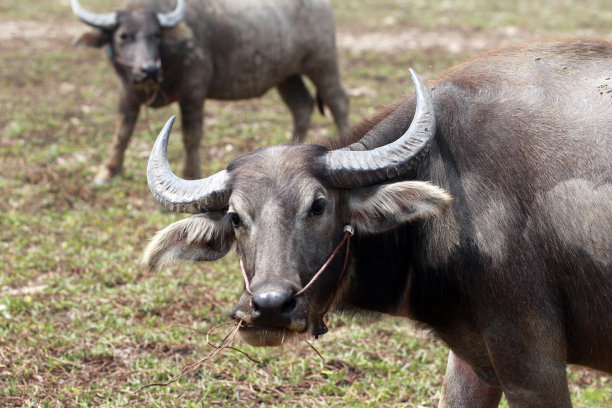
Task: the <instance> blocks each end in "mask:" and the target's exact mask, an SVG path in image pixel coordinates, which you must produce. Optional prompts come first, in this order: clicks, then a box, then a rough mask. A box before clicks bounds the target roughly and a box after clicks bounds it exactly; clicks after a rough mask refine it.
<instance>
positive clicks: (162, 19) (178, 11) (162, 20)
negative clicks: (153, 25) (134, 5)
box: [157, 0, 185, 28]
mask: <svg viewBox="0 0 612 408" xmlns="http://www.w3.org/2000/svg"><path fill="white" fill-rule="evenodd" d="M184 19H185V0H177V1H176V8H175V9H174V11H171V12H170V13H157V20H158V21H159V24H160V25H161V26H162V27H165V28H172V27H174V26H175V25H177V24H178V23H180V22H181V21H183V20H184Z"/></svg>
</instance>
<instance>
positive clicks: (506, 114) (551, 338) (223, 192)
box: [144, 40, 612, 407]
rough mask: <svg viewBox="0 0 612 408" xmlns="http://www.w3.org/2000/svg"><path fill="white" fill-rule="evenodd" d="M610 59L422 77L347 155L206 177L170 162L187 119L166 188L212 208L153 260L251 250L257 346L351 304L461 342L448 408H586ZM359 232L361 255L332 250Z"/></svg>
mask: <svg viewBox="0 0 612 408" xmlns="http://www.w3.org/2000/svg"><path fill="white" fill-rule="evenodd" d="M610 67H612V44H611V43H606V42H598V41H589V40H575V41H565V42H564V41H551V42H545V43H534V44H529V45H525V46H522V47H511V48H507V49H504V50H501V51H497V52H492V53H489V54H486V55H484V56H482V57H480V58H476V59H473V60H471V61H470V62H468V63H466V64H463V65H460V66H458V67H457V68H454V69H451V70H450V71H448V72H447V73H446V74H444V75H443V76H442V77H441V78H440V79H439V80H437V81H434V82H432V83H431V85H430V86H429V89H427V88H426V87H425V86H424V85H423V83H422V82H420V79H419V78H418V77H417V76H416V75H415V74H414V73H412V77H413V80H414V81H415V88H416V98H415V97H412V98H409V99H408V100H407V101H405V102H403V103H401V104H400V105H399V106H397V107H394V108H392V109H389V110H388V111H386V112H384V113H383V114H382V115H380V116H379V117H378V118H376V119H375V120H373V121H371V122H367V123H366V124H365V125H363V126H361V127H359V128H357V129H356V130H355V131H354V132H353V134H352V135H351V137H348V138H346V139H345V140H343V141H341V142H338V141H330V142H329V144H328V147H332V149H331V150H330V149H328V148H327V147H324V146H321V145H280V146H273V147H267V148H262V149H259V150H256V151H255V152H252V153H250V154H246V155H244V156H241V157H239V158H237V159H235V160H234V161H232V162H231V163H230V164H229V166H228V167H227V170H223V171H221V172H219V173H216V174H214V175H212V176H210V177H208V178H205V179H202V180H198V181H185V180H181V179H179V178H177V177H176V176H174V174H173V173H172V172H171V170H170V168H169V165H168V161H167V159H166V145H167V143H168V137H169V135H170V128H171V125H172V121H169V122H168V124H167V125H166V126H165V128H164V129H163V130H162V132H161V133H160V136H159V138H158V140H157V142H156V144H155V146H154V147H153V151H152V153H151V157H150V159H149V167H148V181H149V187H150V188H151V191H152V192H153V195H154V196H155V197H156V198H157V200H158V201H159V202H160V203H161V204H163V205H165V206H166V207H167V208H168V209H170V210H173V211H178V212H188V213H194V214H196V215H194V216H192V217H189V218H187V219H183V220H181V221H178V222H176V223H174V224H172V225H170V226H169V227H167V228H166V229H164V230H162V231H160V232H159V233H158V234H157V235H156V237H155V238H154V240H153V241H152V242H151V243H150V244H149V246H148V247H147V250H146V252H145V255H144V263H145V264H146V265H148V266H149V267H150V268H152V269H154V268H156V267H158V266H159V265H162V264H164V263H166V262H168V261H171V260H173V259H182V260H192V261H210V260H215V259H219V258H221V257H223V256H225V254H227V253H228V252H229V250H230V249H231V248H232V246H233V244H234V243H235V244H236V247H237V253H238V256H239V258H240V265H241V267H242V271H243V275H244V279H245V291H244V293H243V294H242V296H241V297H240V300H239V301H238V303H237V306H236V307H235V309H234V311H233V312H232V317H233V318H234V319H235V320H236V321H237V322H238V323H239V324H240V325H241V326H240V332H241V333H242V334H243V337H244V338H245V340H247V341H248V342H249V343H251V344H253V345H258V346H261V345H282V344H283V343H284V341H285V340H286V339H287V338H290V337H291V336H293V335H295V334H296V333H305V332H310V333H312V334H313V335H315V336H318V335H321V334H324V333H325V332H326V331H327V328H326V326H325V323H324V321H323V317H324V316H325V314H326V313H327V311H328V310H329V308H330V305H332V304H333V303H337V304H338V306H339V307H343V308H357V309H362V310H366V311H371V312H378V313H387V314H391V315H398V316H404V317H408V318H411V319H415V320H417V321H419V322H421V323H423V324H426V325H427V326H428V327H430V328H431V329H432V330H433V332H434V333H435V334H436V335H437V336H439V337H440V338H441V339H443V340H444V341H445V342H446V343H447V344H448V345H449V347H450V348H451V350H452V351H453V353H454V354H451V357H450V363H449V365H448V368H447V370H448V371H447V379H446V382H445V388H444V393H443V395H442V401H441V403H440V406H441V407H495V406H497V405H498V402H499V401H500V398H501V395H502V390H503V392H504V394H505V396H506V398H507V399H508V402H509V403H510V406H512V407H545V406H554V407H570V406H571V405H572V404H571V401H570V394H569V390H568V386H567V378H566V369H565V365H566V363H574V364H581V365H586V366H590V367H594V368H597V369H599V370H604V371H607V372H609V373H612V348H610V345H611V344H612V314H610V310H612V200H610V197H612V167H611V166H610V163H611V162H612V95H610V93H609V92H608V91H609V90H612V78H611V77H610V73H611V71H610ZM451 197H452V198H451ZM451 202H452V204H451ZM347 225H349V226H352V228H354V230H355V232H354V235H355V236H354V238H353V239H352V240H351V241H352V247H351V252H350V253H348V255H347V256H348V258H347V260H348V263H347V262H346V261H343V259H344V257H342V256H340V257H336V258H334V257H333V255H332V256H330V254H334V253H335V252H336V250H334V248H336V249H337V248H340V247H341V246H342V245H344V248H345V249H344V250H345V251H348V243H346V242H345V241H346V240H347V239H350V238H349V237H350V235H351V234H352V232H351V230H349V231H348V232H347V229H346V227H345V226H347ZM343 236H344V238H343ZM349 242H350V241H349ZM328 263H329V266H327V269H326V270H325V267H326V266H325V265H327V264H328ZM319 268H321V269H319ZM317 270H320V271H324V273H323V272H317ZM319 273H323V274H321V275H319Z"/></svg>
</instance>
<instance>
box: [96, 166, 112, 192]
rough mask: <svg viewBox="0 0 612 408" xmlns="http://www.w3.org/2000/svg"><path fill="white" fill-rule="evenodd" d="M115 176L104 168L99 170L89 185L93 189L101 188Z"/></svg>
mask: <svg viewBox="0 0 612 408" xmlns="http://www.w3.org/2000/svg"><path fill="white" fill-rule="evenodd" d="M113 176H115V174H113V173H112V172H111V171H110V170H109V169H108V168H107V167H106V166H104V167H102V168H100V170H99V171H98V173H97V174H96V176H95V177H94V179H93V181H92V182H91V184H92V185H93V186H94V187H102V186H105V185H107V184H108V183H109V182H110V181H111V179H112V178H113Z"/></svg>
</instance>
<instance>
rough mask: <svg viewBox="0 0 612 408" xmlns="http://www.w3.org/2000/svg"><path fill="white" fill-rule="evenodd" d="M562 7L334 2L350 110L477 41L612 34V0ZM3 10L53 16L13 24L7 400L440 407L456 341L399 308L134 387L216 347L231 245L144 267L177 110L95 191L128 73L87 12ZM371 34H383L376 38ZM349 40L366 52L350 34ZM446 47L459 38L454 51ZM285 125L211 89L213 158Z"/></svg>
mask: <svg viewBox="0 0 612 408" xmlns="http://www.w3.org/2000/svg"><path fill="white" fill-rule="evenodd" d="M94 3H95V6H94ZM549 3H552V4H546V5H542V4H536V3H533V2H527V1H514V2H501V1H497V2H485V1H482V0H479V1H477V0H474V1H468V2H466V1H462V2H459V1H445V2H425V1H419V0H415V1H410V2H407V1H399V0H397V1H392V0H384V1H374V0H360V1H353V0H351V1H349V0H334V1H333V4H334V6H335V10H336V16H337V21H338V33H339V34H338V37H339V38H338V40H339V44H340V64H341V68H342V74H343V81H344V83H345V85H346V87H347V88H348V89H349V91H350V93H351V95H352V99H351V122H352V123H356V122H358V121H359V120H361V119H364V118H367V117H369V116H371V115H373V114H374V113H375V112H376V110H377V109H378V107H379V106H381V105H383V104H389V103H391V102H393V101H395V100H396V99H398V98H400V97H401V96H402V95H404V94H407V93H409V92H410V86H411V85H410V80H409V78H408V75H407V69H408V67H414V68H415V69H416V70H417V72H419V73H420V74H421V75H422V76H423V77H424V78H432V77H435V76H436V75H437V74H439V73H440V72H442V71H443V70H445V69H447V68H449V67H450V66H452V65H454V64H456V63H458V62H460V61H462V60H463V59H465V58H467V57H469V56H470V55H472V54H473V53H474V52H475V49H477V48H479V47H481V48H493V47H496V46H498V45H499V44H503V43H508V42H513V41H514V40H518V39H528V40H530V39H537V38H550V37H556V36H568V35H584V34H589V35H594V36H601V37H605V36H609V27H610V26H612V16H611V10H610V8H609V7H608V6H607V4H606V2H605V1H599V0H586V1H580V2H578V1H570V0H564V1H557V2H549ZM83 4H84V5H86V6H88V7H91V8H92V9H94V10H96V11H108V10H112V9H116V8H118V7H119V2H118V1H111V0H107V1H103V2H91V1H89V2H88V1H86V0H84V1H83ZM576 10H579V11H580V12H576ZM0 15H1V16H2V17H1V18H0V21H2V22H3V23H7V22H11V23H15V24H17V27H28V28H30V27H36V26H39V25H43V27H46V28H47V30H48V32H47V31H45V30H43V31H42V34H40V33H38V34H37V33H36V32H18V33H16V34H15V35H12V36H6V33H5V32H4V34H3V32H1V31H0V35H5V37H2V38H4V39H3V40H2V41H0V56H1V57H0V194H1V195H0V196H1V197H2V198H3V199H2V200H0V214H1V215H0V406H3V407H4V406H9V407H10V406H15V407H16V406H24V407H28V406H30V407H55V406H75V407H90V406H106V407H123V406H146V407H173V406H177V407H178V406H180V407H195V406H208V407H225V406H236V405H246V406H278V407H294V406H298V407H299V406H304V407H306V406H308V407H311V406H326V407H328V406H329V407H342V406H355V407H369V406H380V405H382V404H385V405H387V406H424V407H434V406H436V404H437V399H438V398H439V393H440V387H441V381H442V376H443V373H444V368H445V361H446V356H447V349H446V348H445V347H444V345H443V344H441V343H440V342H439V341H436V340H434V339H430V338H426V337H427V336H425V335H424V333H422V332H419V331H416V330H415V329H414V327H413V326H412V325H411V324H410V323H409V322H407V321H405V320H399V319H391V318H387V319H383V320H381V321H378V322H372V321H368V320H365V319H363V318H359V317H351V316H340V315H332V316H331V317H330V322H329V327H330V333H328V334H326V335H325V336H323V337H322V338H321V339H319V340H318V341H316V342H315V345H316V347H317V349H318V350H319V351H320V353H321V354H322V355H323V357H324V358H325V359H324V360H321V359H320V358H319V356H318V355H317V354H316V353H315V352H314V351H313V350H312V349H311V348H310V346H309V345H308V344H306V343H304V342H301V343H300V342H298V343H295V344H292V345H291V346H288V347H285V348H284V349H253V348H251V347H249V346H246V345H243V344H240V345H239V347H240V348H241V349H242V350H244V351H245V352H247V353H248V354H249V355H251V356H254V357H255V358H256V359H257V360H259V361H260V362H259V363H254V362H251V361H250V360H248V359H247V358H246V357H244V356H243V355H241V354H239V353H236V352H233V351H230V350H226V351H225V352H224V353H221V354H220V355H219V356H217V357H216V358H215V359H213V360H211V361H208V362H206V363H205V364H204V366H203V367H201V368H200V369H199V370H197V372H196V373H195V374H194V375H192V376H189V377H186V378H183V379H182V380H181V381H179V382H177V383H174V384H171V385H169V386H167V387H152V388H147V389H144V390H143V391H141V392H137V391H138V390H139V389H140V388H141V387H142V386H143V385H146V384H149V383H152V382H165V381H168V380H170V379H172V378H174V377H175V376H177V375H178V374H179V373H180V370H181V368H183V367H184V366H186V365H187V364H188V363H189V362H192V361H196V360H198V359H201V358H202V357H205V356H206V355H208V354H209V353H210V352H211V348H210V347H209V346H208V345H207V344H206V335H205V333H206V331H207V330H208V329H209V328H211V327H213V326H214V325H217V324H219V323H222V322H224V321H225V320H227V317H226V316H227V312H228V311H229V310H230V309H231V308H232V307H233V305H234V302H235V301H236V300H237V298H238V296H239V294H240V290H241V277H240V273H239V271H238V267H237V261H236V259H235V257H233V256H230V257H228V258H227V259H224V260H222V261H219V262H216V263H212V264H202V265H191V264H184V265H177V266H174V267H172V268H170V269H166V270H164V271H162V272H159V273H156V274H149V273H145V272H144V271H142V270H141V269H140V268H139V267H138V259H139V257H140V255H141V253H142V250H143V247H144V245H145V244H146V241H147V240H148V239H149V238H150V237H151V236H152V235H153V234H154V232H155V231H156V230H158V229H159V228H162V227H163V226H165V225H168V224H169V223H171V222H173V221H175V220H178V219H180V218H182V217H183V216H182V215H174V214H167V213H162V212H160V210H159V207H158V205H157V204H156V203H155V202H154V201H153V199H152V197H151V195H150V192H149V191H148V188H147V186H146V180H145V166H146V160H147V157H148V154H149V150H150V148H151V146H152V144H153V141H154V138H155V136H156V133H157V132H158V130H159V128H160V127H161V125H162V124H163V123H164V122H165V120H166V119H167V118H168V117H169V116H170V115H172V114H176V113H177V112H178V109H177V107H176V106H170V107H167V108H162V109H159V110H147V111H145V112H143V114H142V117H141V120H140V122H139V124H138V126H137V129H136V132H135V135H134V137H133V139H132V142H131V144H130V147H129V149H128V151H127V157H126V162H125V163H126V168H125V173H124V175H123V177H122V178H119V179H116V180H113V182H112V183H111V184H110V185H108V186H106V187H104V188H100V189H94V188H92V187H91V186H90V181H91V179H92V178H93V175H94V174H95V171H96V168H97V166H98V165H99V164H100V163H101V162H102V161H103V160H104V158H105V155H106V149H107V146H108V145H109V143H110V139H111V137H112V132H113V129H114V120H115V119H114V115H115V104H116V99H115V98H116V86H117V85H116V81H115V78H114V76H113V74H112V72H111V70H110V69H109V67H108V66H107V63H106V61H105V59H104V57H103V55H102V54H103V53H102V52H101V51H99V50H91V49H85V48H76V49H75V48H73V47H72V46H71V43H72V40H73V32H74V31H75V28H76V29H77V30H76V31H77V32H78V31H79V29H80V27H79V25H78V23H76V22H75V18H74V16H72V14H71V13H70V10H69V2H68V1H67V0H66V1H60V2H41V3H40V4H39V3H37V4H36V6H34V4H33V3H32V2H23V1H16V0H6V1H3V2H2V4H1V5H0ZM31 22H35V23H36V24H34V25H31V24H30V23H31ZM2 25H3V26H4V27H8V26H10V25H9V24H2ZM58 27H59V29H58ZM508 27H513V28H512V29H511V30H507V28H508ZM54 28H55V31H54ZM0 30H2V29H1V28H0ZM5 30H6V29H5ZM404 32H408V33H410V34H411V35H414V36H416V37H417V39H418V40H419V41H420V40H423V44H422V45H419V44H420V43H419V41H417V46H416V47H410V48H407V47H402V46H401V45H402V44H399V46H398V44H397V43H396V42H394V39H396V38H404V37H401V35H402V33H404ZM373 33H374V34H377V35H378V34H380V35H381V36H379V37H375V38H376V39H377V41H379V42H380V41H382V42H385V44H383V43H377V42H374V43H373V45H371V46H367V44H366V42H367V41H366V40H367V38H369V37H368V36H369V35H371V34H373ZM351 36H352V37H354V38H356V39H357V42H356V44H359V45H360V48H359V47H355V46H352V45H351V44H352V43H348V42H346V39H347V38H350V37H351ZM608 38H609V37H608ZM381 39H382V40H381ZM425 40H427V41H425ZM448 42H453V43H456V44H458V45H457V47H455V48H453V51H452V52H449V51H448V49H447V48H446V44H447V43H448ZM475 44H481V46H476V45H475ZM482 44H484V45H482ZM385 47H387V48H385ZM394 47H395V48H394ZM398 47H399V48H398ZM381 49H382V50H383V51H381ZM330 121H331V120H330V118H329V115H328V116H326V117H321V116H318V115H317V116H315V118H314V123H313V126H312V128H311V135H312V136H319V137H320V136H324V135H326V134H329V133H330V132H333V129H332V128H331V126H330ZM290 128H291V123H290V118H289V114H288V112H287V111H286V109H285V108H284V107H283V106H282V104H281V103H280V99H279V97H278V96H277V95H276V93H274V92H270V93H269V94H267V95H266V96H265V97H263V98H261V99H257V100H250V101H242V102H233V103H230V102H216V101H209V102H207V106H206V124H205V137H204V142H203V146H202V148H201V150H200V155H201V157H202V161H203V171H204V172H205V173H210V172H213V171H217V170H219V169H221V168H223V167H224V166H225V165H226V164H227V163H228V161H229V160H230V159H231V158H233V157H235V156H237V155H239V154H241V153H244V152H247V151H250V150H252V149H254V148H256V147H259V146H261V145H267V144H274V143H280V142H285V141H287V140H289V134H290ZM178 130H179V129H176V131H175V132H177V131H178ZM179 139H180V138H173V139H172V140H171V143H170V148H169V150H170V160H171V162H172V164H173V165H174V167H175V168H180V162H181V160H182V159H181V146H180V140H179ZM214 341H215V342H219V341H220V338H219V337H218V336H217V337H215V338H214ZM568 372H569V375H570V380H571V382H570V387H571V390H572V398H573V401H574V404H575V406H578V407H605V406H607V404H609V402H610V400H612V385H611V382H610V378H609V377H605V376H601V375H599V374H598V373H595V372H593V371H589V370H583V369H579V368H571V369H568ZM503 406H507V404H506V403H505V402H504V403H503Z"/></svg>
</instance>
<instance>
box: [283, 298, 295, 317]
mask: <svg viewBox="0 0 612 408" xmlns="http://www.w3.org/2000/svg"><path fill="white" fill-rule="evenodd" d="M296 308H297V300H295V298H294V297H291V298H290V299H289V300H288V301H286V302H285V304H284V305H283V309H282V311H281V313H282V314H284V315H292V314H293V312H295V309H296Z"/></svg>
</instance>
